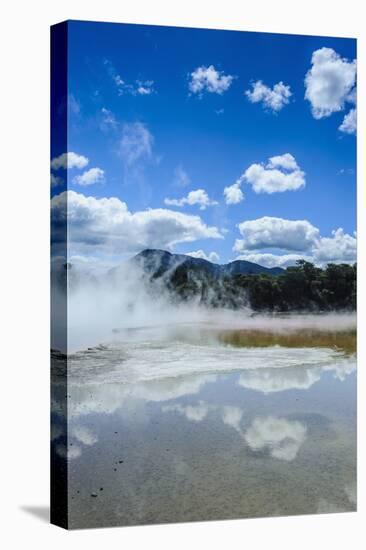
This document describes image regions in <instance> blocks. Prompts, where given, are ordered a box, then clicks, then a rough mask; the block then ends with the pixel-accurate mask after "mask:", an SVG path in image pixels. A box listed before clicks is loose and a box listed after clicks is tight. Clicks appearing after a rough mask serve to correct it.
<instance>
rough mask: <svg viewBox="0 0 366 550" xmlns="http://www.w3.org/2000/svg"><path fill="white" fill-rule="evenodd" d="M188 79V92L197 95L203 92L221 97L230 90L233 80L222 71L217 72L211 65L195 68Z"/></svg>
mask: <svg viewBox="0 0 366 550" xmlns="http://www.w3.org/2000/svg"><path fill="white" fill-rule="evenodd" d="M190 77H191V79H190V82H189V90H190V92H192V94H199V95H202V93H203V92H205V91H206V92H210V93H215V94H220V95H221V94H223V93H224V92H226V91H227V90H228V89H229V88H230V86H231V83H232V81H233V78H234V77H233V76H231V75H225V74H224V72H223V71H217V70H216V69H215V67H214V66H213V65H210V66H209V67H205V66H203V65H202V66H201V67H197V69H195V70H194V71H193V72H192V73H191V75H190Z"/></svg>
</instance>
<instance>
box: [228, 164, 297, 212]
mask: <svg viewBox="0 0 366 550" xmlns="http://www.w3.org/2000/svg"><path fill="white" fill-rule="evenodd" d="M243 183H247V184H249V185H251V186H252V188H253V191H254V192H255V193H269V194H272V193H283V192H284V191H297V190H298V189H302V188H303V187H305V184H306V182H305V172H303V171H302V170H301V169H300V167H299V165H298V164H297V162H296V159H295V157H294V156H293V155H291V154H290V153H284V154H283V155H277V156H274V157H270V158H269V159H268V162H267V164H256V163H255V164H251V166H249V168H247V169H246V170H245V172H244V173H243V174H242V175H241V176H240V178H238V179H237V180H236V182H235V183H234V184H233V185H230V186H228V187H225V189H224V197H225V202H226V204H238V203H239V202H241V201H242V200H244V193H243V191H242V189H241V186H242V184H243Z"/></svg>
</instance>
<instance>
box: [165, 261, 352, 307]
mask: <svg viewBox="0 0 366 550" xmlns="http://www.w3.org/2000/svg"><path fill="white" fill-rule="evenodd" d="M166 284H167V287H168V289H169V290H170V292H171V294H172V295H173V297H174V299H175V300H178V301H181V300H184V301H187V300H192V299H194V300H195V301H198V302H199V303H201V304H204V305H207V306H210V307H229V308H233V309H239V308H240V307H243V306H249V307H251V308H252V309H253V310H255V311H267V312H268V311H269V312H280V311H332V310H338V311H341V310H343V311H344V310H355V309H356V264H354V265H348V264H328V265H327V266H326V267H325V268H324V269H321V268H319V267H316V266H314V265H313V264H312V263H310V262H306V261H305V260H300V261H298V262H297V265H296V266H292V267H288V268H287V269H286V270H285V271H284V272H283V273H281V274H280V275H276V276H274V275H268V274H266V273H260V274H234V275H230V276H224V277H221V278H217V277H216V278H215V277H210V276H209V275H207V273H206V272H203V271H200V270H199V269H198V270H197V269H194V270H192V268H191V267H188V266H186V265H184V264H183V265H181V266H178V267H177V268H176V269H175V270H174V271H173V273H171V274H170V277H169V279H168V280H167V281H166Z"/></svg>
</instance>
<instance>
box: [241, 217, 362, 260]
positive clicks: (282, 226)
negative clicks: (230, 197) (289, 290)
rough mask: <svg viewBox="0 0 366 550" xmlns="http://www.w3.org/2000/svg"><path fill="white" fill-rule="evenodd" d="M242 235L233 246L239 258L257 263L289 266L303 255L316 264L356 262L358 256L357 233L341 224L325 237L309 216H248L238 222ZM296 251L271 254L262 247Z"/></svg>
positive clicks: (303, 257) (302, 257) (305, 258)
mask: <svg viewBox="0 0 366 550" xmlns="http://www.w3.org/2000/svg"><path fill="white" fill-rule="evenodd" d="M238 228H239V231H240V233H241V235H242V236H243V239H236V241H235V244H234V247H233V250H234V251H235V252H239V254H240V255H239V256H238V257H237V258H236V259H240V260H247V261H249V262H254V263H258V264H260V265H263V266H265V267H284V268H285V267H288V266H289V265H294V264H295V263H296V261H297V260H300V259H304V260H306V261H309V262H313V263H315V264H316V265H320V266H323V265H326V264H327V263H354V262H355V261H356V258H357V240H356V236H355V235H353V236H352V235H349V234H348V233H345V232H344V230H343V229H342V228H338V229H335V230H333V231H332V234H331V236H330V237H323V236H321V235H320V231H319V229H318V228H317V227H315V226H314V225H312V224H311V223H310V222H309V221H307V220H287V219H283V218H272V217H269V216H265V217H263V218H258V219H255V220H247V221H244V222H242V223H240V224H239V225H238ZM266 248H267V249H268V248H274V249H280V250H282V251H294V252H295V253H291V254H282V253H281V254H277V253H276V254H272V253H269V252H262V251H261V249H266Z"/></svg>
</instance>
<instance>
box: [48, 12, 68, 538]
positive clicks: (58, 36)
mask: <svg viewBox="0 0 366 550" xmlns="http://www.w3.org/2000/svg"><path fill="white" fill-rule="evenodd" d="M67 28H68V24H67V23H66V22H65V23H60V24H57V25H54V26H53V27H51V523H53V524H55V525H58V526H60V527H64V528H67V527H68V466H67V156H66V154H65V153H66V152H67V97H68V95H67V40H68V32H67Z"/></svg>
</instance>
